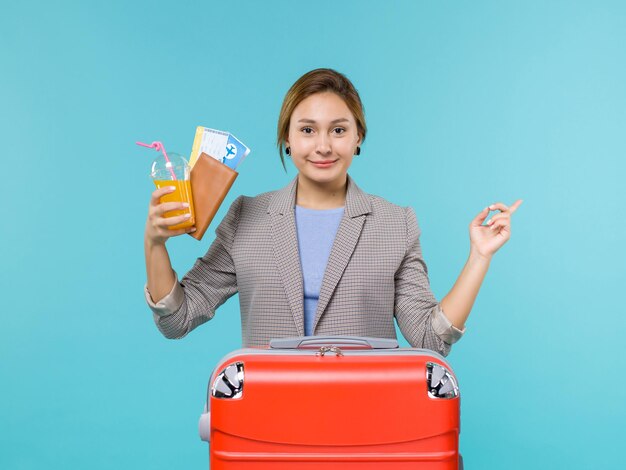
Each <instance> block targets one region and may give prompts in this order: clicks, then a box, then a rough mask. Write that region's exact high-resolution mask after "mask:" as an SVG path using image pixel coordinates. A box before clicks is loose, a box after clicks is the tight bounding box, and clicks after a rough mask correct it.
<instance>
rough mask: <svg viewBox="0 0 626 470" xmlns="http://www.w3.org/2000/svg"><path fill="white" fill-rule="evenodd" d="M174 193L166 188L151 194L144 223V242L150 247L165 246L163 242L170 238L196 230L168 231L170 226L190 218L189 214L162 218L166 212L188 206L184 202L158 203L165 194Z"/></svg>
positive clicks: (189, 228) (169, 188) (192, 228)
mask: <svg viewBox="0 0 626 470" xmlns="http://www.w3.org/2000/svg"><path fill="white" fill-rule="evenodd" d="M174 191H175V189H172V188H171V187H169V186H166V187H164V188H161V189H157V190H155V191H154V192H153V193H152V197H151V198H150V206H149V208H148V220H147V221H146V233H145V240H146V242H147V243H149V244H150V245H153V246H154V245H165V242H166V241H167V239H168V238H170V237H176V236H178V235H183V234H185V233H190V232H194V231H195V230H196V229H195V227H188V228H181V229H177V230H170V228H169V227H170V226H172V225H176V224H180V223H182V222H184V221H186V220H187V219H189V217H190V214H189V213H187V214H183V215H178V216H175V217H163V215H164V214H165V213H166V212H169V211H174V210H181V209H186V208H188V207H189V204H188V203H186V202H185V203H183V202H165V203H163V204H160V203H159V201H160V199H161V197H163V196H165V195H166V194H169V193H173V192H174Z"/></svg>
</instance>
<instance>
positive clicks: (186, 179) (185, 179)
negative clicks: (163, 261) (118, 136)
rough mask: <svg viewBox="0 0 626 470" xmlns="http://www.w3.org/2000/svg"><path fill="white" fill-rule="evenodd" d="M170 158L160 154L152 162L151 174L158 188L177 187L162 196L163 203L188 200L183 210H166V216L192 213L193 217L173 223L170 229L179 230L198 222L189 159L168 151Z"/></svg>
mask: <svg viewBox="0 0 626 470" xmlns="http://www.w3.org/2000/svg"><path fill="white" fill-rule="evenodd" d="M168 156H169V159H168V160H166V159H165V157H164V156H163V155H159V156H158V157H157V158H155V159H154V161H153V162H152V170H151V172H150V175H151V176H152V179H153V181H154V184H155V185H156V187H157V189H160V188H163V187H165V186H173V187H175V188H176V190H175V191H174V192H171V193H169V194H166V195H165V196H161V200H160V202H161V204H162V203H164V202H186V203H188V204H189V207H187V208H185V209H181V210H173V211H169V212H166V213H165V214H164V216H165V217H175V216H177V215H183V214H187V213H189V214H191V217H190V218H189V219H188V220H186V221H184V222H182V223H180V224H176V225H171V226H170V227H169V229H170V230H178V229H181V228H187V227H193V226H194V225H195V223H196V221H195V218H194V211H193V197H192V194H191V182H190V173H191V169H190V168H189V164H188V163H187V160H186V159H185V158H184V157H183V156H182V155H179V154H177V153H173V152H170V153H168Z"/></svg>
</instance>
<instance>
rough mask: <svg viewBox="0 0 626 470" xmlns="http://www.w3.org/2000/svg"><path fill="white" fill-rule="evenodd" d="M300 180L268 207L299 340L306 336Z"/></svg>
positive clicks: (275, 245)
mask: <svg viewBox="0 0 626 470" xmlns="http://www.w3.org/2000/svg"><path fill="white" fill-rule="evenodd" d="M296 187H297V177H296V178H295V179H294V180H293V181H292V182H291V183H290V184H289V186H287V187H285V188H283V189H281V190H279V191H277V192H276V193H275V194H274V195H273V196H272V200H271V201H270V203H269V206H268V210H267V212H268V214H270V218H271V223H272V241H273V245H274V257H275V259H276V266H277V267H278V271H279V272H280V277H281V279H282V281H283V286H284V288H285V294H286V296H287V301H288V302H289V307H290V308H291V313H292V314H293V319H294V322H295V324H296V328H297V330H298V334H299V335H300V336H304V287H303V285H304V284H303V280H302V268H301V266H300V254H299V253H298V234H297V231H296V230H297V229H296V219H295V214H294V206H295V201H296Z"/></svg>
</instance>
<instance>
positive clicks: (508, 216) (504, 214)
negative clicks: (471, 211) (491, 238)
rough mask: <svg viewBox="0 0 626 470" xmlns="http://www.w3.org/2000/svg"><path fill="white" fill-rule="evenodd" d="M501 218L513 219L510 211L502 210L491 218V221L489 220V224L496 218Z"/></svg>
mask: <svg viewBox="0 0 626 470" xmlns="http://www.w3.org/2000/svg"><path fill="white" fill-rule="evenodd" d="M500 219H507V220H511V213H510V212H500V213H499V214H496V215H494V216H493V217H492V218H491V219H489V222H487V225H491V224H493V223H494V222H495V221H496V220H500Z"/></svg>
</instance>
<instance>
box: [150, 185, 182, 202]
mask: <svg viewBox="0 0 626 470" xmlns="http://www.w3.org/2000/svg"><path fill="white" fill-rule="evenodd" d="M174 191H176V188H175V187H174V186H164V187H162V188H159V189H155V190H154V191H153V192H152V197H151V198H150V205H153V206H156V205H157V204H158V203H159V201H160V200H161V198H162V197H163V196H165V195H166V194H169V193H173V192H174Z"/></svg>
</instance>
